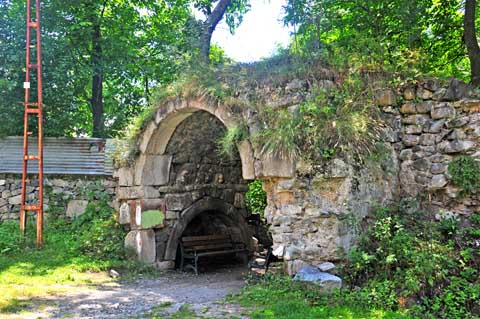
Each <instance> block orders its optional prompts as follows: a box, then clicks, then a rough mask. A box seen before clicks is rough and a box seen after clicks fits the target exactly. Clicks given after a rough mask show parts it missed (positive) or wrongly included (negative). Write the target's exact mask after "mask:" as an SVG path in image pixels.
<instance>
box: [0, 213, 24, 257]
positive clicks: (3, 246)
mask: <svg viewBox="0 0 480 319" xmlns="http://www.w3.org/2000/svg"><path fill="white" fill-rule="evenodd" d="M19 242H20V229H19V226H18V222H15V221H5V222H2V223H0V255H3V254H6V253H8V252H13V251H18V250H19V249H20V246H19Z"/></svg>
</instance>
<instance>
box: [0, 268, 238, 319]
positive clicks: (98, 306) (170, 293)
mask: <svg viewBox="0 0 480 319" xmlns="http://www.w3.org/2000/svg"><path fill="white" fill-rule="evenodd" d="M243 272H245V269H243V268H224V269H220V270H216V271H215V272H210V273H204V274H200V275H198V276H195V275H193V274H189V273H188V274H186V273H182V272H169V273H166V274H165V275H164V276H162V277H160V278H157V279H142V280H138V281H136V282H134V283H128V284H122V283H107V284H102V285H99V286H96V287H89V288H88V289H74V290H72V292H70V293H68V294H66V295H62V296H52V297H49V298H46V299H42V300H34V301H33V304H34V305H36V306H35V307H32V309H29V311H28V312H24V313H23V314H17V315H10V316H7V317H5V318H25V319H27V318H75V319H90V318H98V319H107V318H132V319H137V318H138V319H140V318H168V317H169V316H171V315H173V314H175V313H177V316H178V315H179V313H178V311H180V312H182V311H184V312H187V313H189V314H187V315H185V314H184V316H183V317H181V318H247V317H246V316H244V315H242V312H243V310H242V309H241V308H240V307H239V306H238V305H233V304H228V303H224V298H225V297H226V296H227V295H228V294H229V293H232V292H234V291H237V290H238V289H240V288H241V287H242V286H243V285H244V280H243ZM35 308H37V309H35ZM193 313H195V314H193ZM154 314H155V316H154ZM0 317H1V315H0Z"/></svg>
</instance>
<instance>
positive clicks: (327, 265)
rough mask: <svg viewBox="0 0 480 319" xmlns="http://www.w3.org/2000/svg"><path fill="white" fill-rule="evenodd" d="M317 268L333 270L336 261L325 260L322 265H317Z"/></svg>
mask: <svg viewBox="0 0 480 319" xmlns="http://www.w3.org/2000/svg"><path fill="white" fill-rule="evenodd" d="M317 268H318V269H320V270H321V271H324V272H326V271H329V270H332V269H334V268H336V266H335V264H334V263H331V262H324V263H321V264H320V265H317Z"/></svg>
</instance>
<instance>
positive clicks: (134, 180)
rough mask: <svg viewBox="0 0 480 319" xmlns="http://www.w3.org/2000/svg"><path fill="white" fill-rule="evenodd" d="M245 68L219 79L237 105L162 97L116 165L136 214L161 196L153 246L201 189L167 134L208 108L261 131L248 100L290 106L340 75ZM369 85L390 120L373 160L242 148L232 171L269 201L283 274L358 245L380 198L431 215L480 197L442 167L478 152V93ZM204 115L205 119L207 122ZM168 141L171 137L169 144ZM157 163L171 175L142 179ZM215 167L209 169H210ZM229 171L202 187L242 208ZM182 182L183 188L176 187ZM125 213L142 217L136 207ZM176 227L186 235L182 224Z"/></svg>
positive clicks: (465, 208) (468, 208)
mask: <svg viewBox="0 0 480 319" xmlns="http://www.w3.org/2000/svg"><path fill="white" fill-rule="evenodd" d="M320 71H322V70H320ZM240 73H241V72H240ZM241 74H242V75H240V77H242V79H244V80H245V83H246V84H245V83H241V84H239V83H238V82H242V81H237V83H236V84H231V83H227V82H226V83H222V84H224V86H225V87H227V88H231V89H232V90H233V91H234V95H235V97H236V99H237V100H236V101H237V102H236V103H238V105H236V104H235V103H233V105H232V104H231V102H230V104H226V105H223V104H222V103H221V102H220V103H219V102H218V101H213V102H212V100H209V99H208V98H205V97H191V96H189V97H185V96H179V97H177V98H172V99H170V100H166V101H163V102H162V104H161V105H159V106H158V109H157V111H156V116H155V120H154V121H152V122H151V123H150V124H149V125H148V126H146V127H147V128H146V130H145V131H144V132H143V134H142V135H141V136H140V137H139V139H138V145H139V151H140V155H139V157H138V158H137V160H136V162H135V165H134V166H133V167H132V168H120V169H119V171H118V172H119V177H120V186H121V187H120V192H119V194H120V198H121V199H123V200H129V199H131V200H133V202H132V201H130V203H134V204H132V205H136V206H139V205H141V206H142V205H143V206H142V207H141V209H140V215H141V211H142V209H145V208H146V207H150V206H149V205H148V203H149V202H150V201H151V200H153V199H156V200H158V198H160V199H161V200H160V202H162V203H163V204H164V205H165V206H164V208H166V211H167V214H169V216H170V217H168V218H169V219H167V223H166V225H167V227H166V228H164V229H163V230H162V231H157V233H156V234H157V242H164V243H165V244H166V246H167V248H166V250H168V247H170V249H173V247H174V245H175V242H172V241H171V238H172V235H174V236H173V237H176V236H179V235H178V234H176V228H175V227H176V226H175V225H183V223H185V220H184V221H181V220H182V218H179V217H181V216H183V215H184V214H186V215H188V208H187V209H186V210H184V211H182V209H185V207H186V206H187V204H190V203H192V202H194V199H193V198H194V197H195V198H198V188H199V187H200V188H201V187H202V186H201V183H202V182H201V179H200V180H198V178H197V177H198V174H197V171H196V170H194V169H193V171H194V172H195V173H194V174H193V173H192V168H193V167H200V166H201V165H200V166H198V164H197V166H195V165H192V164H193V163H192V162H191V161H190V160H186V159H185V160H182V161H178V162H175V159H172V157H171V156H172V155H171V154H170V153H175V154H177V156H179V158H184V157H188V156H189V154H190V153H189V152H191V151H192V150H191V146H188V147H178V148H177V149H175V150H169V149H168V148H169V147H171V146H172V145H174V144H175V145H182V140H175V136H174V135H175V134H173V133H172V132H173V131H174V130H179V129H180V127H182V125H184V124H182V123H183V122H182V121H184V122H187V121H188V120H189V119H190V118H193V117H194V116H197V115H198V114H205V113H206V112H208V113H209V116H210V117H213V118H216V119H217V121H218V119H219V120H220V121H221V122H222V123H223V124H224V125H225V126H226V127H230V128H232V127H236V126H238V125H239V124H241V123H247V125H248V129H249V133H250V135H254V134H255V132H258V127H259V123H258V118H257V115H258V113H257V110H256V109H255V108H254V107H250V106H254V105H257V106H258V105H266V106H270V107H272V108H275V109H286V110H288V111H290V112H296V111H297V110H298V107H299V105H300V104H301V103H302V102H304V101H305V100H308V99H309V98H311V97H314V94H315V92H318V91H319V90H326V91H329V90H330V89H331V88H332V87H333V86H335V85H336V84H335V83H336V81H337V76H336V74H335V73H333V72H326V71H325V72H324V71H322V72H319V77H316V78H308V79H299V78H291V77H282V78H281V79H280V80H277V81H273V80H271V79H270V80H268V79H267V80H265V81H263V80H262V81H250V82H249V81H248V77H249V76H250V75H249V74H248V72H247V73H245V74H243V73H241ZM254 79H255V78H254ZM378 83H380V82H378ZM372 85H373V86H374V87H375V89H374V94H375V96H374V98H375V102H376V104H377V105H378V106H379V107H380V109H381V111H382V112H381V113H382V117H383V119H384V120H385V123H386V128H385V130H384V134H383V145H384V147H383V148H382V152H383V154H377V155H379V156H377V157H378V159H377V160H373V161H370V160H367V161H365V162H362V163H360V162H358V161H355V160H353V159H352V158H351V157H349V156H348V155H346V156H343V157H335V158H333V159H330V160H324V161H322V162H321V163H320V162H319V163H309V164H308V165H307V164H306V163H303V162H302V161H301V160H298V161H296V162H295V163H293V162H292V161H290V160H288V159H282V158H278V157H275V156H272V157H268V156H265V155H264V154H262V152H261V151H260V150H259V149H258V145H255V143H251V142H252V141H251V140H247V141H243V142H241V143H240V144H239V145H238V149H239V155H240V156H239V160H241V163H237V166H236V167H238V169H239V170H238V171H236V174H238V176H240V173H242V174H243V177H244V178H245V179H249V180H250V179H254V178H256V179H260V180H262V181H263V184H264V189H265V191H266V192H267V199H268V203H267V208H266V211H265V216H266V218H267V220H268V223H269V224H270V230H271V232H272V235H273V241H274V247H273V248H274V252H275V254H276V255H278V256H282V257H283V258H284V260H285V270H286V271H287V272H288V273H289V274H294V273H296V272H297V271H298V270H299V269H300V268H301V267H302V266H304V265H306V264H311V265H317V264H320V263H323V262H326V261H333V262H336V261H340V260H341V258H342V253H341V252H342V251H348V250H349V249H350V248H351V247H352V245H354V244H355V238H356V236H357V235H358V232H359V231H360V229H359V228H358V225H359V224H360V223H361V222H362V220H363V219H364V218H366V217H367V216H368V214H369V213H371V212H372V210H373V209H374V207H375V205H377V204H380V205H387V204H390V203H392V202H395V201H398V200H400V199H401V198H404V197H416V198H417V199H419V200H420V201H423V202H424V203H425V201H428V208H429V209H431V210H432V211H433V212H435V213H438V212H439V211H440V210H443V211H449V212H451V213H453V214H456V215H468V214H470V213H471V212H474V211H478V209H479V207H478V205H479V199H478V194H477V195H476V196H470V197H460V196H459V195H458V194H459V189H458V188H457V187H456V186H455V185H452V183H451V181H450V179H449V176H448V174H447V173H446V170H447V166H448V163H449V162H450V161H451V160H452V159H453V158H455V157H456V156H458V155H461V154H467V155H472V156H473V157H476V158H479V157H480V156H479V147H478V146H479V120H480V119H479V117H480V115H479V111H480V101H479V100H477V99H478V98H479V96H478V93H477V92H475V91H474V90H472V89H471V88H470V87H469V86H468V85H466V84H463V83H461V82H459V81H456V80H452V81H451V82H450V83H443V84H441V83H440V82H438V81H435V80H431V79H426V80H419V81H418V82H417V83H414V84H409V85H406V86H403V87H400V88H398V89H385V87H384V86H382V85H381V84H378V85H377V84H376V83H373V82H372ZM192 114H194V115H192ZM198 116H199V115H198ZM203 116H205V117H207V115H203ZM202 121H203V122H205V123H210V122H208V121H207V118H204V119H202ZM211 121H212V122H215V121H214V120H213V119H212V120H211ZM219 123H220V122H219ZM185 125H186V124H185ZM209 125H211V124H209ZM190 131H194V130H190ZM172 134H173V136H172ZM170 136H172V137H170ZM204 136H205V139H203V140H202V141H197V142H195V143H193V144H191V145H203V143H207V142H206V140H207V139H211V140H210V141H211V142H208V143H215V141H216V139H217V138H218V137H219V136H221V135H215V134H210V135H209V134H206V135H204ZM172 140H175V141H176V142H175V143H174V144H173V142H172ZM167 142H168V143H169V144H168V145H167ZM212 145H213V144H212ZM202 156H204V154H202ZM160 158H161V159H162V160H164V159H168V165H163V164H162V165H160V164H155V160H153V159H160ZM172 163H173V164H172ZM161 167H168V170H165V174H166V173H167V172H168V180H167V178H166V177H165V176H167V175H165V174H163V175H162V176H164V177H161V178H159V177H154V176H151V177H148V172H152V171H155V168H157V169H158V168H161ZM170 167H172V169H170ZM205 167H208V165H207V166H205ZM240 167H241V171H240ZM217 170H218V169H217V168H215V169H213V170H212V172H213V171H215V172H216V171H217ZM207 171H208V170H207ZM228 174H229V173H228V172H226V173H222V174H221V176H222V178H221V179H219V177H220V175H212V174H210V176H211V177H210V178H213V180H214V182H213V183H210V184H208V187H207V189H208V190H209V192H208V196H209V197H210V196H212V195H211V194H212V191H213V190H215V192H217V191H218V190H222V191H220V196H216V197H215V200H217V202H215V205H217V206H221V205H222V204H221V203H226V204H228V205H231V206H232V207H233V208H232V209H241V208H243V206H242V205H243V192H244V190H245V189H244V187H245V185H244V183H243V182H240V183H239V184H235V185H233V187H230V186H226V185H223V184H222V183H221V182H220V181H222V180H223V181H228V180H230V177H226V176H228ZM188 176H190V177H188ZM194 176H195V177H194ZM235 176H236V175H235ZM183 181H186V185H182V183H183ZM189 183H191V184H189ZM187 184H188V185H187ZM232 189H233V190H234V191H233V192H232ZM162 191H163V192H162ZM167 195H168V196H167ZM425 195H427V196H425ZM428 195H430V196H428ZM169 196H171V200H170V201H172V202H171V203H170V208H169V203H168V198H169ZM173 199H175V200H173ZM177 203H178V206H173V207H177V209H172V205H173V204H175V205H177ZM182 203H185V205H183V204H182ZM232 203H233V205H232ZM125 205H126V204H124V206H125ZM202 205H203V204H202ZM203 206H204V209H205V210H207V209H209V208H208V206H209V205H203ZM222 209H223V210H229V209H230V208H228V207H226V208H225V207H224V208H222ZM126 211H129V212H130V213H131V214H132V213H134V214H136V215H138V212H137V211H135V209H132V207H130V208H128V209H126ZM179 214H180V216H179ZM130 220H132V219H131V218H130ZM169 220H172V222H169ZM189 220H191V219H189ZM172 223H173V224H172ZM135 227H137V228H138V226H133V228H134V229H135ZM162 227H163V226H162ZM179 229H181V230H182V231H183V230H184V229H185V227H184V226H182V227H180V228H179ZM151 234H153V232H151ZM150 236H153V235H150ZM157 250H159V248H158V245H157ZM161 252H163V248H162V249H160V253H161ZM165 256H166V255H165ZM169 258H171V256H169ZM165 259H168V258H165Z"/></svg>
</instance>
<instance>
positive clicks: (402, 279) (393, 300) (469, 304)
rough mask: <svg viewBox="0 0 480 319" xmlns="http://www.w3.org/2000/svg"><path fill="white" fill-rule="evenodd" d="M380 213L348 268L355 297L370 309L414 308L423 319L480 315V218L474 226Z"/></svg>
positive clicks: (387, 211) (351, 256)
mask: <svg viewBox="0 0 480 319" xmlns="http://www.w3.org/2000/svg"><path fill="white" fill-rule="evenodd" d="M421 215H423V217H422V218H418V213H411V212H408V211H405V210H402V209H401V208H396V209H391V210H390V209H385V208H382V209H379V210H378V212H377V214H376V216H375V220H374V221H373V222H372V223H371V225H370V226H369V227H368V230H367V232H366V234H365V236H364V238H362V240H360V242H359V245H358V247H356V248H355V249H352V250H351V251H350V252H349V254H348V258H347V263H346V265H345V268H344V269H343V272H344V278H345V279H346V281H347V282H348V283H349V285H350V287H351V288H352V289H353V291H356V294H355V296H356V297H359V298H360V297H363V298H362V302H366V303H367V304H368V305H370V306H371V307H377V308H383V309H399V308H402V307H408V308H410V309H411V310H412V311H413V313H414V314H415V316H416V317H418V318H478V316H479V315H480V306H479V303H480V279H479V277H478V275H479V274H478V272H479V269H480V254H479V251H478V245H479V244H480V231H479V229H480V217H479V216H480V214H475V215H473V216H472V217H471V218H470V220H469V224H470V226H468V227H464V228H460V227H458V225H456V223H457V221H456V220H444V221H442V222H436V221H430V220H428V218H427V219H426V218H425V214H421Z"/></svg>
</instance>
